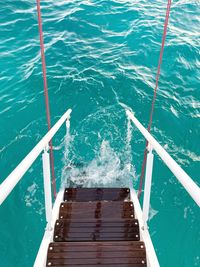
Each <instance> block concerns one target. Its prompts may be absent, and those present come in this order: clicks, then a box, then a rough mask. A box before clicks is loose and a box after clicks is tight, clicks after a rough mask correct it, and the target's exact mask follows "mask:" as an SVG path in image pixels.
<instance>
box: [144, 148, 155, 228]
mask: <svg viewBox="0 0 200 267" xmlns="http://www.w3.org/2000/svg"><path fill="white" fill-rule="evenodd" d="M153 158H154V155H153V153H152V147H151V146H150V148H149V152H148V154H147V164H146V174H145V186H144V200H143V220H144V223H145V224H144V227H145V228H147V221H148V219H149V206H150V196H151V182H152V171H153Z"/></svg>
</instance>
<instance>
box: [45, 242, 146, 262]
mask: <svg viewBox="0 0 200 267" xmlns="http://www.w3.org/2000/svg"><path fill="white" fill-rule="evenodd" d="M46 266H52V267H54V266H57V267H58V266H60V267H61V266H63V267H64V266H70V267H75V266H76V267H77V266H81V267H86V266H93V267H95V266H103V267H107V266H109V267H114V266H118V267H130V266H132V267H146V266H147V265H146V252H145V246H144V243H143V242H134V241H131V242H130V241H123V242H72V243H67V242H63V243H50V245H49V249H48V259H47V265H46Z"/></svg>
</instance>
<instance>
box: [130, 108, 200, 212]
mask: <svg viewBox="0 0 200 267" xmlns="http://www.w3.org/2000/svg"><path fill="white" fill-rule="evenodd" d="M126 114H127V116H128V117H129V118H130V120H131V121H132V122H133V123H134V124H135V126H136V127H137V128H138V130H139V131H140V132H141V133H142V135H143V136H144V137H145V138H146V140H147V141H148V143H149V144H150V145H151V147H152V149H154V150H155V151H156V152H157V154H158V155H159V156H160V158H161V159H162V160H163V162H164V163H165V164H166V165H167V167H168V168H169V169H170V170H171V172H172V173H173V174H174V175H175V177H176V178H177V179H178V180H179V182H180V183H181V184H182V186H183V187H184V188H185V190H186V191H187V192H188V194H189V195H190V196H191V198H192V199H193V200H194V201H195V202H196V204H197V205H198V206H199V207H200V187H199V186H198V185H197V184H196V183H195V182H194V181H193V180H192V178H191V177H190V176H189V175H188V174H187V173H186V172H185V171H184V170H183V169H182V168H181V167H180V166H179V165H178V163H177V162H176V161H175V160H174V159H173V158H172V157H171V156H170V155H169V154H168V153H167V151H166V150H165V149H164V148H163V147H162V146H161V145H160V144H159V143H158V142H157V141H156V140H155V138H154V137H153V136H152V135H151V134H150V133H149V132H148V131H147V130H146V129H145V128H144V126H142V124H141V123H140V122H139V121H138V120H137V119H136V117H135V116H134V114H133V113H132V112H130V111H129V110H127V111H126ZM148 161H149V160H147V166H148ZM149 177H150V176H149Z"/></svg>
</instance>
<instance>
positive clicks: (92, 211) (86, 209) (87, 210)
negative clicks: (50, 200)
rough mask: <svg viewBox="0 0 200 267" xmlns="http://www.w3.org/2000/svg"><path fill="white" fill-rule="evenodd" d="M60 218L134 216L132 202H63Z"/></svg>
mask: <svg viewBox="0 0 200 267" xmlns="http://www.w3.org/2000/svg"><path fill="white" fill-rule="evenodd" d="M59 218H60V219H80V218H81V219H83V218H95V219H101V218H134V208H133V203H132V202H123V201H120V202H105V201H98V202H96V201H95V202H78V203H75V202H73V203H67V202H63V203H61V205H60V211H59Z"/></svg>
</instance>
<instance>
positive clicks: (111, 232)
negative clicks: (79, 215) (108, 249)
mask: <svg viewBox="0 0 200 267" xmlns="http://www.w3.org/2000/svg"><path fill="white" fill-rule="evenodd" d="M106 240H108V241H109V240H117V241H120V240H135V241H139V240H140V234H139V224H138V220H135V219H128V220H127V219H121V220H116V219H103V220H98V219H96V220H95V219H92V220H90V219H85V220H83V219H80V220H57V221H56V224H55V229H54V241H55V242H66V241H68V242H71V241H106Z"/></svg>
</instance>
